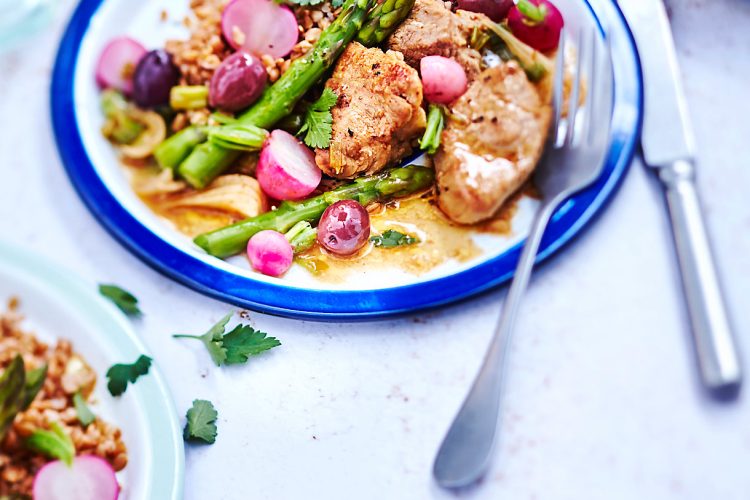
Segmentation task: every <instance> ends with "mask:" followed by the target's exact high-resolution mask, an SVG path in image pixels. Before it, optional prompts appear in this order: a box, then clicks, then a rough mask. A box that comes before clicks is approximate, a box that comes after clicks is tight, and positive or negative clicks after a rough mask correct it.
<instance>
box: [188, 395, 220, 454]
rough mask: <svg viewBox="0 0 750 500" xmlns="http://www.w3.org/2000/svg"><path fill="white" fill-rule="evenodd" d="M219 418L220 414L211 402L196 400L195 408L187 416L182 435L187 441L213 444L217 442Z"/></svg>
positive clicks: (194, 402)
mask: <svg viewBox="0 0 750 500" xmlns="http://www.w3.org/2000/svg"><path fill="white" fill-rule="evenodd" d="M218 416H219V413H218V412H217V411H216V409H215V408H214V405H213V404H211V401H206V400H205V399H196V400H194V401H193V407H192V408H190V409H189V410H188V411H187V413H186V414H185V418H186V419H187V422H186V423H185V430H184V431H183V433H182V436H183V438H184V439H185V441H194V440H202V441H205V442H206V443H208V444H213V443H214V442H215V441H216V434H217V429H216V418H217V417H218Z"/></svg>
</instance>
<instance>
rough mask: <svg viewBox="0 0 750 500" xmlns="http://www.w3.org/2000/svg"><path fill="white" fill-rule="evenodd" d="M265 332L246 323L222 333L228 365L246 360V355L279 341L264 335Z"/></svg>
mask: <svg viewBox="0 0 750 500" xmlns="http://www.w3.org/2000/svg"><path fill="white" fill-rule="evenodd" d="M266 335H267V334H266V333H264V332H261V331H259V330H256V329H254V328H252V327H251V326H248V325H237V326H236V327H235V328H234V330H232V331H231V332H229V333H227V334H226V335H224V338H223V344H224V348H225V349H226V351H227V359H226V361H225V363H226V364H228V365H235V364H240V363H244V362H246V361H247V358H248V356H254V355H256V354H260V353H262V352H263V351H267V350H269V349H272V348H274V347H276V346H280V345H281V342H279V341H278V339H276V338H275V337H266Z"/></svg>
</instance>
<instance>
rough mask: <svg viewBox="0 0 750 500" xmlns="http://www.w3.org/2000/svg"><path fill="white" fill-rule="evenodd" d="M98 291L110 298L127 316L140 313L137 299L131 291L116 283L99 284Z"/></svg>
mask: <svg viewBox="0 0 750 500" xmlns="http://www.w3.org/2000/svg"><path fill="white" fill-rule="evenodd" d="M99 293H100V294H102V295H103V296H104V297H106V298H108V299H109V300H111V301H112V302H113V303H114V304H115V305H116V306H117V307H119V308H120V310H121V311H122V312H124V313H125V314H127V315H128V316H140V315H141V314H142V313H141V310H140V309H139V308H138V299H136V298H135V296H133V294H132V293H130V292H128V291H127V290H123V289H122V288H120V287H119V286H117V285H99Z"/></svg>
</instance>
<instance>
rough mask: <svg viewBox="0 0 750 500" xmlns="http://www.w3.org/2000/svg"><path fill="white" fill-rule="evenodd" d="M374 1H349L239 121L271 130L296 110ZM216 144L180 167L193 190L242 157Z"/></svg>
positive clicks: (195, 153) (198, 151) (207, 144)
mask: <svg viewBox="0 0 750 500" xmlns="http://www.w3.org/2000/svg"><path fill="white" fill-rule="evenodd" d="M372 1H373V0H346V3H345V4H344V6H343V8H342V11H341V14H339V16H338V17H337V18H336V19H335V20H334V21H333V22H332V23H331V25H330V26H328V27H327V28H326V29H325V30H323V33H321V35H320V39H318V41H317V42H316V43H315V45H314V46H313V48H312V49H310V51H309V52H308V53H307V54H305V55H304V56H303V57H301V58H299V59H295V60H294V62H292V64H291V65H290V66H289V69H288V70H287V71H286V72H285V73H284V74H283V75H281V78H279V79H278V80H277V81H276V83H274V84H273V85H271V86H270V87H268V88H267V89H266V90H265V91H264V92H263V94H262V95H261V96H260V99H259V100H258V101H257V102H256V103H255V104H253V106H252V107H251V108H250V109H248V110H247V111H245V112H244V113H243V114H242V115H240V116H239V118H238V122H239V123H242V124H246V125H255V126H256V127H260V128H270V127H271V126H272V125H274V124H275V123H276V122H277V121H279V120H280V119H282V118H284V117H285V116H286V115H288V114H290V113H291V112H292V111H293V110H294V105H295V104H297V101H299V100H300V99H301V98H302V96H304V95H305V93H307V91H308V90H310V88H311V87H312V86H313V85H315V83H317V82H318V80H320V78H321V77H322V76H323V74H324V73H325V72H326V71H327V70H328V69H329V68H331V67H332V66H333V63H335V62H336V59H338V57H339V55H341V53H342V52H343V51H344V48H345V47H346V45H347V44H348V43H349V42H350V41H351V40H352V39H353V38H354V36H355V35H356V34H357V32H358V31H359V29H360V28H361V27H362V24H363V23H364V21H365V18H366V17H367V12H368V10H369V9H370V6H371V5H372ZM238 154H239V153H238V152H237V151H230V150H227V149H225V148H222V147H221V146H218V145H217V144H215V143H212V142H210V141H209V142H205V143H203V144H201V145H199V146H197V147H196V148H195V149H194V150H193V152H192V153H191V154H190V156H188V157H187V159H185V161H184V162H182V164H181V165H180V167H179V169H178V171H179V173H180V175H181V176H182V177H183V178H184V179H185V180H186V181H188V182H189V183H190V184H191V185H193V187H196V188H202V187H204V186H205V185H206V184H208V183H209V182H211V181H212V180H213V179H214V177H216V176H217V175H219V174H220V173H221V172H222V171H224V169H226V168H227V167H228V166H229V165H231V164H232V162H233V161H234V160H235V159H236V158H237V156H238Z"/></svg>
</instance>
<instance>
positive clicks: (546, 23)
mask: <svg viewBox="0 0 750 500" xmlns="http://www.w3.org/2000/svg"><path fill="white" fill-rule="evenodd" d="M564 25H565V21H564V20H563V17H562V14H560V11H559V10H557V7H555V6H554V5H553V4H552V2H550V1H549V0H517V3H516V5H514V6H513V7H512V8H511V9H510V12H508V27H509V28H510V30H511V31H512V32H513V34H514V35H515V36H516V37H517V38H518V39H519V40H521V41H522V42H524V43H526V44H527V45H529V46H531V47H533V48H535V49H536V50H539V51H541V52H549V51H551V50H555V49H556V48H557V45H558V43H559V41H560V31H562V28H563V26H564Z"/></svg>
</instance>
